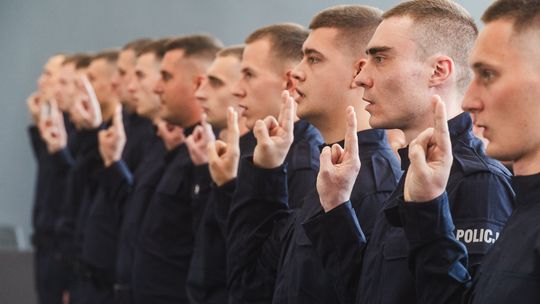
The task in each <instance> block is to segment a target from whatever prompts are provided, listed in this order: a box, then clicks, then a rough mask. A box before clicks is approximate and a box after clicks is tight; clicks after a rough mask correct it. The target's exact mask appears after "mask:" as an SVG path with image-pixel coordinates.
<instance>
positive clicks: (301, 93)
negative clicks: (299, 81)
mask: <svg viewBox="0 0 540 304" xmlns="http://www.w3.org/2000/svg"><path fill="white" fill-rule="evenodd" d="M295 92H296V95H298V97H300V98H305V97H306V94H304V92H302V91H300V90H299V89H298V88H296V89H295Z"/></svg>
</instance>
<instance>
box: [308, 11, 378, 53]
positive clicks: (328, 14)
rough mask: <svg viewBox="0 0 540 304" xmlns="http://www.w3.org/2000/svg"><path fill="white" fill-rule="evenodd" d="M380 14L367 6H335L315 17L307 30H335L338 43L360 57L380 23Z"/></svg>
mask: <svg viewBox="0 0 540 304" xmlns="http://www.w3.org/2000/svg"><path fill="white" fill-rule="evenodd" d="M382 14H383V12H382V11H381V10H380V9H378V8H375V7H371V6H367V5H337V6H333V7H330V8H327V9H325V10H323V11H321V12H319V13H318V14H317V15H315V17H313V19H312V20H311V23H310V24H309V28H310V29H311V30H316V29H318V28H334V29H337V30H338V31H339V34H338V40H339V41H338V43H339V44H340V45H346V46H348V47H349V49H350V50H351V51H352V52H353V53H354V54H356V55H361V54H364V51H365V49H366V46H367V44H368V42H369V40H370V39H371V37H372V36H373V33H375V30H376V29H377V26H378V25H379V24H380V23H381V21H382Z"/></svg>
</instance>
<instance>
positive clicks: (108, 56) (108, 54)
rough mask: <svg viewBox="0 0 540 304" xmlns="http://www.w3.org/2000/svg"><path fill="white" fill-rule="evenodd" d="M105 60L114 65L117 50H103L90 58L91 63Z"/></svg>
mask: <svg viewBox="0 0 540 304" xmlns="http://www.w3.org/2000/svg"><path fill="white" fill-rule="evenodd" d="M99 59H105V60H106V61H107V62H108V63H111V64H114V63H116V61H117V60H118V50H104V51H101V52H98V53H96V54H95V55H94V56H92V59H91V61H95V60H99Z"/></svg>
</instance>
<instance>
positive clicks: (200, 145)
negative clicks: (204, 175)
mask: <svg viewBox="0 0 540 304" xmlns="http://www.w3.org/2000/svg"><path fill="white" fill-rule="evenodd" d="M215 140H216V138H215V136H214V132H213V131H212V126H211V125H210V124H208V122H207V121H206V114H202V117H201V125H200V126H197V127H195V130H193V133H191V135H190V136H188V137H187V138H186V145H187V147H188V151H189V156H190V157H191V161H192V162H193V163H194V164H195V165H203V164H207V163H208V149H207V146H208V143H209V142H210V141H215Z"/></svg>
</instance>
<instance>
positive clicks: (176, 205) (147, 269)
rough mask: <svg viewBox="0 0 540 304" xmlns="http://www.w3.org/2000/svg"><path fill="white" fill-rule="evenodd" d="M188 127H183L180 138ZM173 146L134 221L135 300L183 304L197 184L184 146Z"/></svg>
mask: <svg viewBox="0 0 540 304" xmlns="http://www.w3.org/2000/svg"><path fill="white" fill-rule="evenodd" d="M192 131H193V127H192V128H187V129H185V130H184V132H185V135H186V136H188V135H190V134H191V132H192ZM177 150H178V151H177V153H176V155H174V156H173V158H172V159H171V160H170V162H169V163H168V165H167V166H166V169H165V171H164V173H163V175H162V177H161V179H160V181H159V183H158V184H157V186H156V191H155V192H154V194H153V196H152V198H151V200H150V202H149V205H148V209H147V210H146V213H145V215H144V219H143V221H142V222H141V224H140V225H141V226H140V230H139V234H138V242H137V247H136V251H135V257H134V266H133V291H134V301H135V303H186V302H187V296H186V291H185V283H186V276H187V272H188V268H189V262H190V259H191V254H192V251H193V238H194V229H193V227H194V226H196V225H197V223H195V222H194V220H193V214H194V209H197V208H199V207H202V206H193V205H192V202H193V201H194V200H193V198H194V196H196V195H197V194H196V193H195V192H197V191H196V188H197V187H198V186H199V185H197V184H195V183H193V179H192V177H193V170H194V168H193V163H192V162H191V159H190V156H189V152H188V150H187V146H186V145H185V144H182V145H180V146H179V147H178V148H177ZM209 182H210V181H208V183H209ZM199 187H200V186H199ZM197 201H198V200H197Z"/></svg>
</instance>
